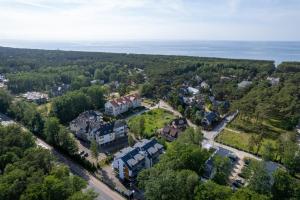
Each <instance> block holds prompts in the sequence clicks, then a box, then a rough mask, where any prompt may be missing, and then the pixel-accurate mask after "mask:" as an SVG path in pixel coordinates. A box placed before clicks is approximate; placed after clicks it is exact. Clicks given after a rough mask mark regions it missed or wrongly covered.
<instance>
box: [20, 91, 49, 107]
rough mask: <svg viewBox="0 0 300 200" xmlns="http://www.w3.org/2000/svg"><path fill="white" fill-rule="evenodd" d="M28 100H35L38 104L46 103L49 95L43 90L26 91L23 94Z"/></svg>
mask: <svg viewBox="0 0 300 200" xmlns="http://www.w3.org/2000/svg"><path fill="white" fill-rule="evenodd" d="M22 97H23V98H25V99H26V100H27V101H30V102H34V103H37V104H42V103H45V102H47V101H48V100H49V96H48V94H46V93H42V92H26V93H24V94H23V95H22Z"/></svg>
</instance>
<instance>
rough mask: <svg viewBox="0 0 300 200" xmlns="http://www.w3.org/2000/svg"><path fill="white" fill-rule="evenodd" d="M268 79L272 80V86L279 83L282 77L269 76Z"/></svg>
mask: <svg viewBox="0 0 300 200" xmlns="http://www.w3.org/2000/svg"><path fill="white" fill-rule="evenodd" d="M267 80H268V81H269V82H270V84H271V85H272V86H275V85H278V84H279V82H280V78H275V77H270V76H269V77H267Z"/></svg>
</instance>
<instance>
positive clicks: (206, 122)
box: [201, 112, 219, 130]
mask: <svg viewBox="0 0 300 200" xmlns="http://www.w3.org/2000/svg"><path fill="white" fill-rule="evenodd" d="M218 121H219V115H218V114H217V113H216V112H206V113H205V114H204V118H203V119H202V121H201V125H202V126H203V128H204V129H207V130H210V129H211V128H212V127H213V125H214V124H215V123H216V122H218Z"/></svg>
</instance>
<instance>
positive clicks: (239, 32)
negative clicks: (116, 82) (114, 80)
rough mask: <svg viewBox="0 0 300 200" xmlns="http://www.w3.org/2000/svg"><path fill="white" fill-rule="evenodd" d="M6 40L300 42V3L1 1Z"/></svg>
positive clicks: (0, 34) (1, 33)
mask: <svg viewBox="0 0 300 200" xmlns="http://www.w3.org/2000/svg"><path fill="white" fill-rule="evenodd" d="M0 39H2V40H34V41H114V40H117V41H121V40H138V41H139V40H246V41H248V40H249V41H261V40H262V41H265V40H267V41H300V0H0Z"/></svg>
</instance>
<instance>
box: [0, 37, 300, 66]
mask: <svg viewBox="0 0 300 200" xmlns="http://www.w3.org/2000/svg"><path fill="white" fill-rule="evenodd" d="M0 46H9V47H17V48H34V49H52V50H53V49H54V50H58V49H59V50H73V51H93V52H113V53H134V54H156V55H157V54H160V55H184V56H200V57H218V58H237V59H258V60H273V61H275V64H279V63H281V62H283V61H300V41H294V42H293V41H289V42H279V41H277V42H275V41H100V42H99V41H98V42H87V41H85V42H80V41H77V42H44V41H38V42H33V41H1V40H0Z"/></svg>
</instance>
